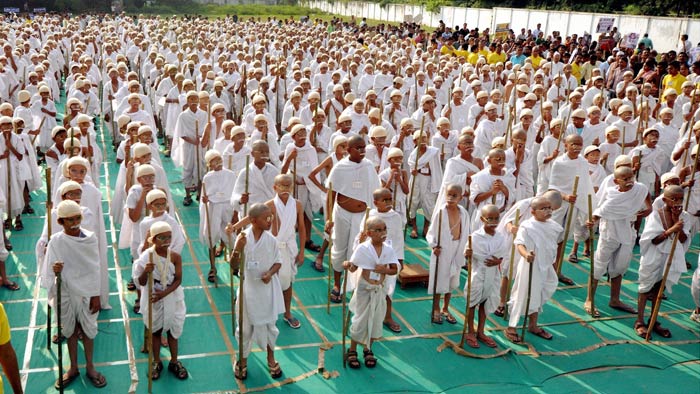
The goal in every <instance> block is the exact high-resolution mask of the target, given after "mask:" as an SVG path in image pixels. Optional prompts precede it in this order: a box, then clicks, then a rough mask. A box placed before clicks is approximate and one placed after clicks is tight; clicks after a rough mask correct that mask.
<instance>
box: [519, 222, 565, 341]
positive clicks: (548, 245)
mask: <svg viewBox="0 0 700 394" xmlns="http://www.w3.org/2000/svg"><path fill="white" fill-rule="evenodd" d="M562 231H563V229H562V227H561V226H560V225H559V224H557V223H556V222H554V221H552V220H551V219H550V220H548V221H546V222H539V221H536V220H535V219H534V218H531V219H528V220H526V221H524V222H523V223H522V224H521V225H520V228H519V229H518V234H517V235H516V236H515V241H514V244H515V245H524V246H525V248H526V249H527V250H534V251H535V260H534V261H533V262H532V263H528V262H527V261H526V260H525V259H524V258H523V257H520V259H519V262H518V265H517V271H516V273H515V279H514V281H513V289H512V290H511V294H510V301H509V302H508V305H509V308H510V311H511V312H510V313H511V314H510V318H509V320H508V327H517V325H518V321H519V320H520V316H522V315H523V314H527V315H530V314H532V313H535V312H540V311H542V307H543V306H544V304H545V303H546V302H547V301H549V299H550V298H552V295H553V294H554V292H555V291H556V289H557V283H558V279H557V272H556V270H555V269H554V265H553V264H552V262H553V261H554V259H555V257H556V254H557V245H556V243H554V242H553V240H555V239H557V237H558V235H559V233H561V232H562ZM530 264H534V267H532V278H530ZM529 289H531V290H530V291H529V292H530V305H529V308H528V309H527V310H526V306H527V305H526V304H527V298H528V290H529Z"/></svg>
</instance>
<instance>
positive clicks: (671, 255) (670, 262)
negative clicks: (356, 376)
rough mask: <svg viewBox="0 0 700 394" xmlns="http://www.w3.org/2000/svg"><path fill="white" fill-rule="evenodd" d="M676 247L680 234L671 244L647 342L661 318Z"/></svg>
mask: <svg viewBox="0 0 700 394" xmlns="http://www.w3.org/2000/svg"><path fill="white" fill-rule="evenodd" d="M676 245H678V233H676V236H675V237H673V243H672V244H671V252H670V253H669V255H668V260H667V261H666V267H665V268H664V276H663V277H662V278H661V284H660V285H659V292H658V293H656V300H655V301H654V306H653V309H652V311H651V317H650V318H649V326H648V327H647V337H646V341H647V342H649V340H650V339H651V331H652V330H653V329H654V326H655V325H656V319H657V317H658V316H659V310H660V309H661V300H662V298H663V296H664V288H665V287H666V278H668V272H669V271H670V270H671V265H672V264H673V256H674V255H675V254H676Z"/></svg>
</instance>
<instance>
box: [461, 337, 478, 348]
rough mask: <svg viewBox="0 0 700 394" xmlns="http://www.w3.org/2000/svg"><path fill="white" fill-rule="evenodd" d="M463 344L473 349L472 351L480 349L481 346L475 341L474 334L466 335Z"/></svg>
mask: <svg viewBox="0 0 700 394" xmlns="http://www.w3.org/2000/svg"><path fill="white" fill-rule="evenodd" d="M464 342H465V343H466V344H467V345H469V347H471V348H474V349H478V348H480V347H481V345H479V342H477V340H476V335H474V334H467V335H466V336H465V337H464Z"/></svg>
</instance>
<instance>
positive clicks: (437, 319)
mask: <svg viewBox="0 0 700 394" xmlns="http://www.w3.org/2000/svg"><path fill="white" fill-rule="evenodd" d="M430 322H431V323H433V324H442V315H441V314H437V313H433V318H432V319H431V320H430Z"/></svg>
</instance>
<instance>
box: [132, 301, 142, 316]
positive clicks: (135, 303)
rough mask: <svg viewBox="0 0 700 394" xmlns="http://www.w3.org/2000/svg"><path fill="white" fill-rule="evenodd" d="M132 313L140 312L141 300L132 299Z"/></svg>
mask: <svg viewBox="0 0 700 394" xmlns="http://www.w3.org/2000/svg"><path fill="white" fill-rule="evenodd" d="M133 309H134V313H139V312H141V300H136V301H134V308H133Z"/></svg>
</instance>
